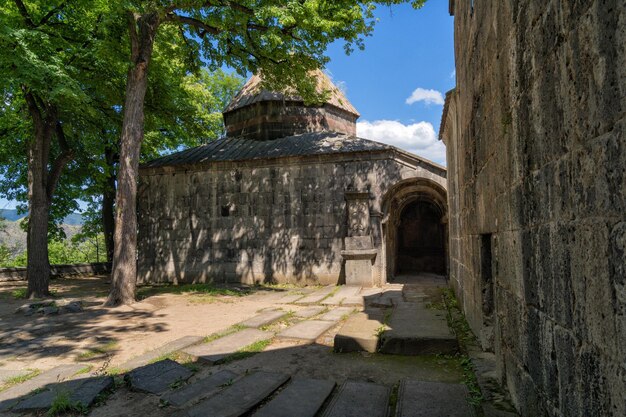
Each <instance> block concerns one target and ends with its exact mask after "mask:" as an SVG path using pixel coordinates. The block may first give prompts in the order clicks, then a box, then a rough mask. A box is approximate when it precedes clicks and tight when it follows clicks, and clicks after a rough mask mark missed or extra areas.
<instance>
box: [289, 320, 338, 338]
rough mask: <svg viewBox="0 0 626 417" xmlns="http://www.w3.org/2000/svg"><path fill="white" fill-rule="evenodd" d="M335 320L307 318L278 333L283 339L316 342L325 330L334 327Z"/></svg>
mask: <svg viewBox="0 0 626 417" xmlns="http://www.w3.org/2000/svg"><path fill="white" fill-rule="evenodd" d="M334 325H335V322H333V321H322V320H307V321H303V322H300V323H297V324H294V325H293V326H291V327H288V328H287V329H285V330H283V331H282V332H280V333H279V334H278V337H280V338H282V339H298V340H304V341H307V342H315V340H316V339H317V338H318V337H320V336H321V335H322V334H323V333H324V332H326V331H327V330H328V329H330V328H331V327H333V326H334Z"/></svg>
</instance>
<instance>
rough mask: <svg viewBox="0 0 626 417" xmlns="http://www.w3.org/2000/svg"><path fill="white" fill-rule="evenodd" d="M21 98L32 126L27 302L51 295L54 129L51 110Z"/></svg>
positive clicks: (27, 94)
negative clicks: (50, 160) (50, 159)
mask: <svg viewBox="0 0 626 417" xmlns="http://www.w3.org/2000/svg"><path fill="white" fill-rule="evenodd" d="M24 97H25V99H26V103H27V105H28V110H29V113H30V116H31V119H32V122H33V128H34V132H33V133H34V134H33V138H32V139H31V142H30V144H29V147H28V231H27V236H26V277H27V279H28V298H43V297H46V296H48V295H50V291H49V284H50V263H49V261H48V216H49V213H48V208H49V199H48V195H47V188H48V187H47V180H48V157H49V154H50V141H51V138H52V135H53V133H54V129H55V125H56V115H55V114H54V110H53V109H52V108H50V107H48V106H45V105H42V103H41V101H40V100H37V98H36V97H35V96H34V95H33V94H32V93H30V92H29V91H28V90H27V89H26V88H24Z"/></svg>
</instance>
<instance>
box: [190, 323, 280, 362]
mask: <svg viewBox="0 0 626 417" xmlns="http://www.w3.org/2000/svg"><path fill="white" fill-rule="evenodd" d="M272 337H274V334H273V333H271V332H264V331H262V330H258V329H244V330H241V331H239V332H236V333H233V334H229V335H228V336H224V337H221V338H219V339H217V340H214V341H212V342H209V343H204V344H201V345H195V346H192V347H190V348H187V349H184V350H183V351H182V352H183V353H186V354H187V355H189V356H192V357H194V358H196V359H197V360H198V361H200V362H205V363H208V364H211V365H212V364H214V363H216V362H219V361H221V360H223V359H225V358H227V357H228V356H230V355H232V354H233V353H236V352H237V351H239V350H241V349H243V348H245V347H246V346H250V345H251V344H253V343H256V342H260V341H262V340H268V339H271V338H272Z"/></svg>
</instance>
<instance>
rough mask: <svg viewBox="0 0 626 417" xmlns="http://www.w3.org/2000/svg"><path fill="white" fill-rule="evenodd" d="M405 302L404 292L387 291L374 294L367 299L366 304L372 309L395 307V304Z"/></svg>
mask: <svg viewBox="0 0 626 417" xmlns="http://www.w3.org/2000/svg"><path fill="white" fill-rule="evenodd" d="M402 301H404V299H403V296H402V290H401V289H399V290H387V291H385V292H382V293H379V294H374V295H372V296H371V297H367V298H366V304H368V305H370V306H372V307H383V308H387V307H393V306H394V305H395V304H397V303H399V302H402Z"/></svg>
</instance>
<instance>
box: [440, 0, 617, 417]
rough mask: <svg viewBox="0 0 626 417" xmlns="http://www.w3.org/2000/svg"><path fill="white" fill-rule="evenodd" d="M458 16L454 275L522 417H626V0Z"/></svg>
mask: <svg viewBox="0 0 626 417" xmlns="http://www.w3.org/2000/svg"><path fill="white" fill-rule="evenodd" d="M450 11H451V14H453V15H454V30H455V55H456V77H457V87H456V89H455V90H453V91H451V92H449V93H448V95H447V98H446V106H445V111H444V117H443V120H442V128H441V129H440V135H441V137H442V138H443V140H444V141H445V143H446V146H447V167H448V187H449V188H448V191H449V194H448V197H449V207H450V217H449V233H450V278H451V283H452V284H453V286H454V288H455V290H456V293H457V295H458V296H459V298H460V299H461V300H462V305H463V309H464V311H465V314H466V315H467V318H468V320H469V323H470V325H471V327H472V329H473V330H474V332H475V333H476V334H478V335H480V338H481V341H482V344H483V347H484V348H486V349H489V350H494V351H495V353H496V356H497V358H498V361H499V364H498V374H499V377H500V378H501V380H502V382H503V383H506V385H507V386H508V388H509V389H510V391H511V393H512V396H513V400H514V402H515V404H516V406H517V407H518V409H519V410H520V412H521V414H522V415H523V416H529V417H530V416H532V417H536V416H568V417H569V416H580V417H583V416H584V417H587V416H615V417H618V416H619V417H622V416H625V415H626V173H625V171H626V2H624V1H623V0H587V1H546V0H529V1H523V2H522V1H512V0H506V1H484V0H475V1H454V0H452V1H450Z"/></svg>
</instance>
